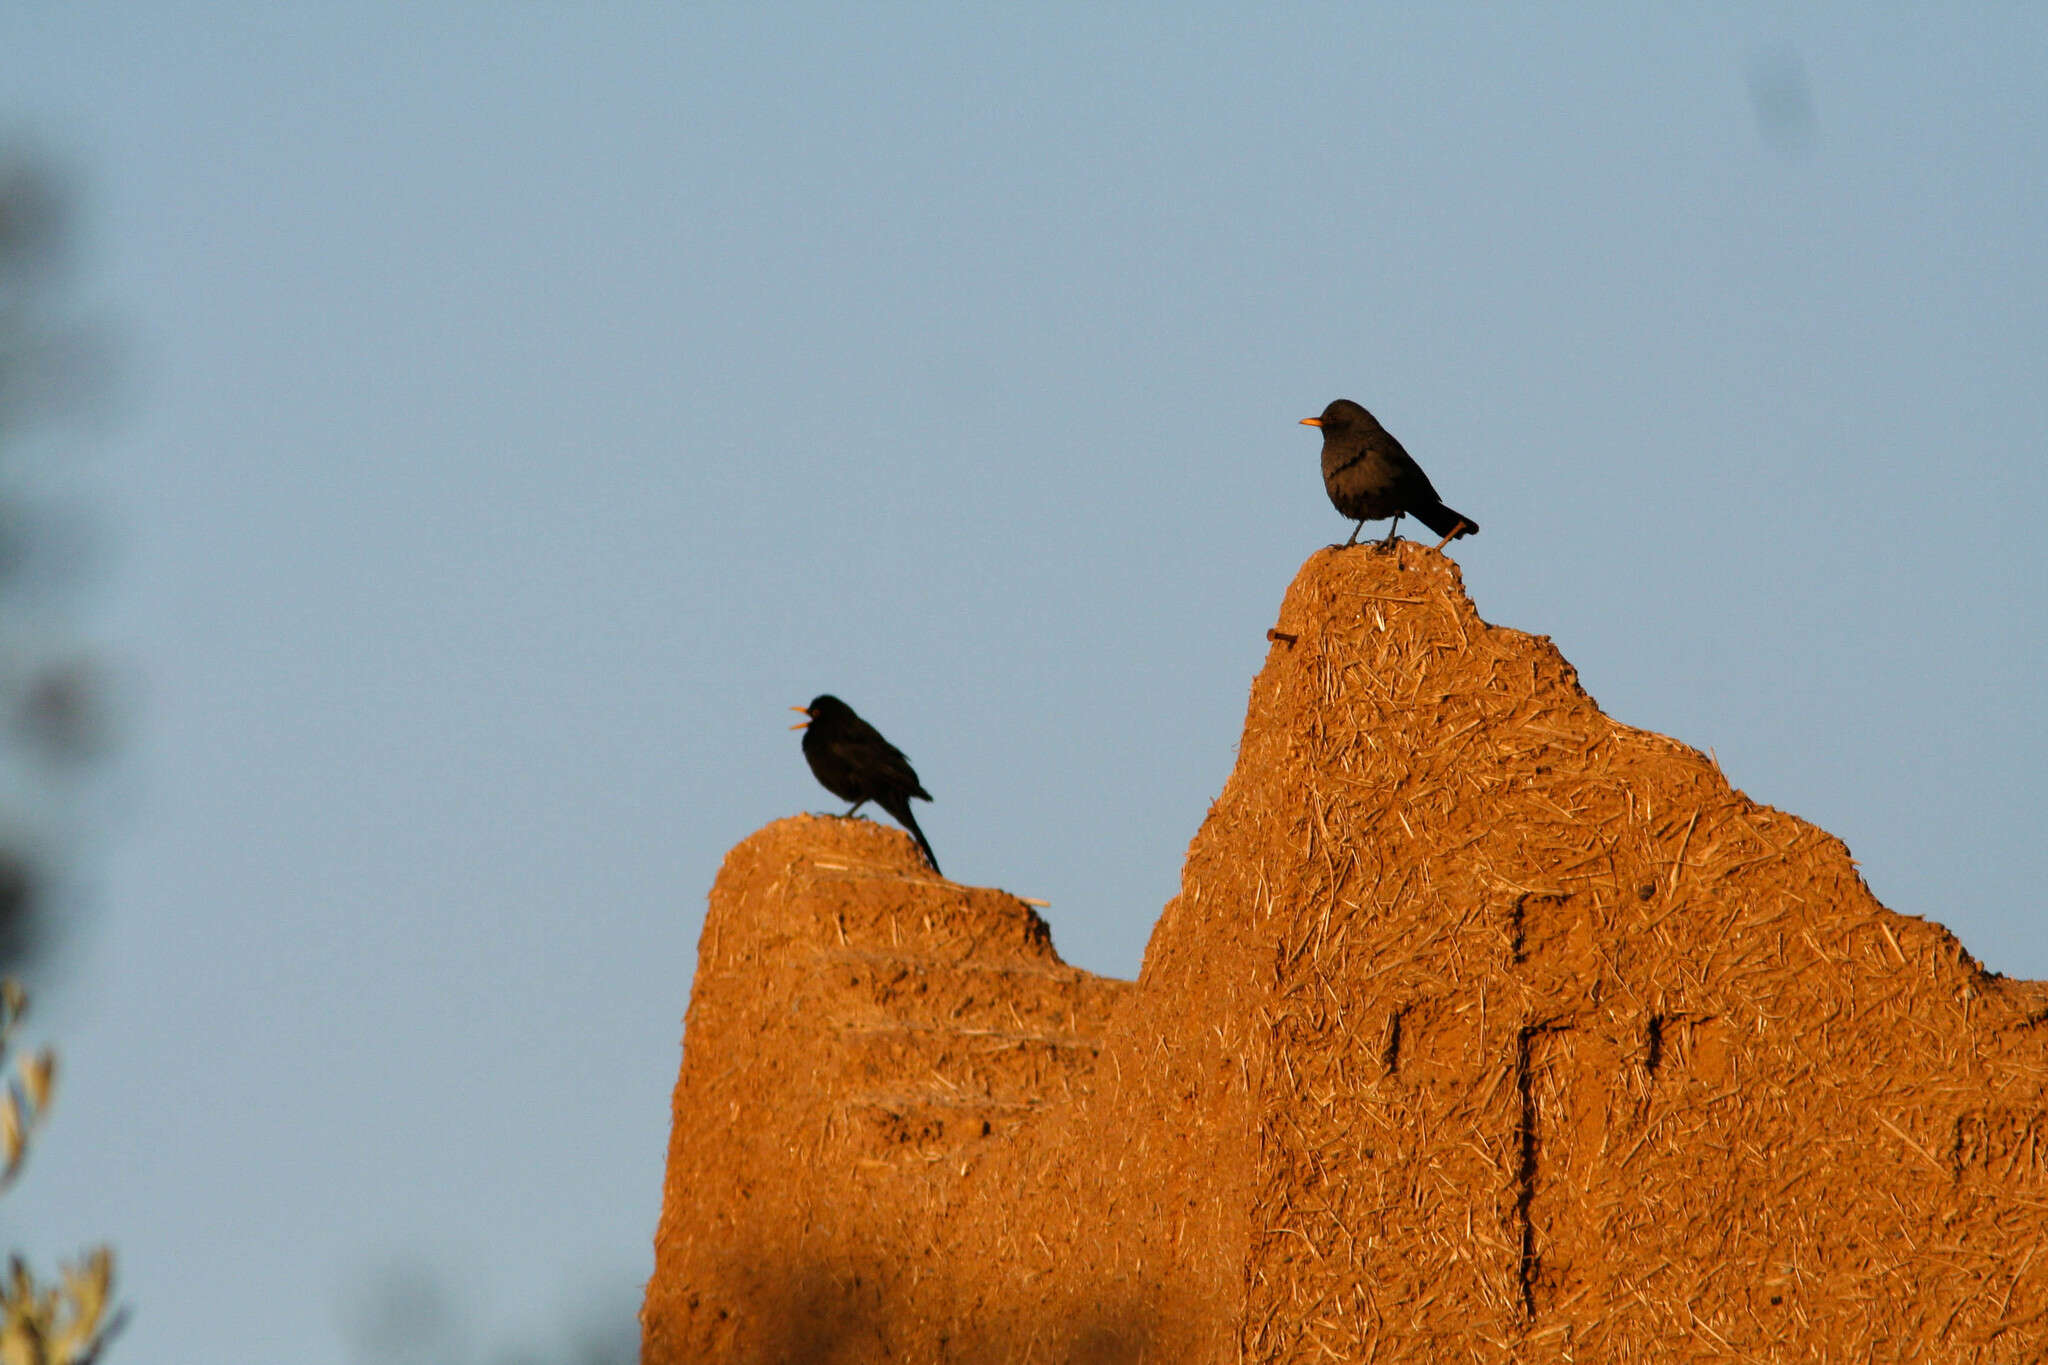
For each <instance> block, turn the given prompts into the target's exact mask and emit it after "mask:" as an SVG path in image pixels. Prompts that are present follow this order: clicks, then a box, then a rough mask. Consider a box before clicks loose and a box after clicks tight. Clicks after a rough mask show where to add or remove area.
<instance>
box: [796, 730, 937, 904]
mask: <svg viewBox="0 0 2048 1365" xmlns="http://www.w3.org/2000/svg"><path fill="white" fill-rule="evenodd" d="M789 709H790V710H792V711H801V712H803V713H804V714H805V715H807V716H809V717H810V719H809V720H804V721H798V722H797V723H796V724H795V725H792V726H790V727H789V728H790V729H792V730H802V731H803V732H804V762H806V763H808V764H810V765H811V775H812V776H814V777H816V778H817V779H818V781H819V783H820V784H821V785H822V786H823V787H824V788H825V790H826V791H828V792H831V793H832V794H833V795H834V796H836V797H838V798H839V799H840V800H841V801H851V802H853V806H852V807H851V808H850V809H849V810H848V811H847V812H846V813H847V814H848V815H851V814H853V812H854V811H857V810H859V809H860V808H861V807H862V806H864V805H866V804H867V803H868V802H870V801H872V802H874V803H875V804H876V805H878V806H880V807H881V808H882V809H883V810H885V811H887V812H889V814H891V815H893V816H895V817H896V823H897V824H899V825H901V826H903V828H905V829H907V830H909V831H910V837H911V838H913V839H915V840H917V846H918V847H919V848H921V849H923V850H924V860H925V861H926V862H928V863H930V864H931V865H932V871H934V872H938V871H939V860H938V857H937V855H935V854H934V853H933V852H932V846H931V843H930V841H929V840H927V839H926V838H925V837H924V831H923V830H921V829H919V828H918V827H917V817H916V816H914V815H912V814H911V813H910V798H911V797H913V796H914V797H916V798H917V799H918V800H920V801H929V800H931V799H932V794H931V793H930V792H928V791H926V790H925V789H924V788H923V786H921V785H920V784H919V783H918V780H917V774H916V773H915V772H914V771H912V770H911V767H910V760H909V759H907V758H905V757H904V756H903V751H902V750H901V749H899V748H897V747H896V746H895V745H893V744H891V743H890V742H889V741H888V740H886V739H883V738H882V733H881V731H879V730H877V729H875V727H874V726H872V725H870V724H868V723H867V722H866V721H864V720H862V719H861V718H860V717H859V716H857V715H855V714H854V713H853V708H852V707H851V706H848V705H847V704H846V703H845V702H843V701H841V700H839V698H837V697H835V696H832V695H830V694H829V693H828V694H826V695H825V696H822V697H812V698H811V704H810V705H809V706H792V707H790V708H789ZM939 875H940V876H944V875H945V874H944V873H943V872H940V873H939Z"/></svg>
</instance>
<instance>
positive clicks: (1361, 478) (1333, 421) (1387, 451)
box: [1301, 398, 1479, 549]
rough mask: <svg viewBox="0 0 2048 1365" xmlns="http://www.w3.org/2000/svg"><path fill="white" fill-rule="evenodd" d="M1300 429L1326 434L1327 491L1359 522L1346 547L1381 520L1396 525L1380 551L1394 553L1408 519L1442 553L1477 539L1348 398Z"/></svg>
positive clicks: (1472, 526)
mask: <svg viewBox="0 0 2048 1365" xmlns="http://www.w3.org/2000/svg"><path fill="white" fill-rule="evenodd" d="M1301 424H1302V425H1303V426H1305V427H1321V428H1322V429H1323V488H1324V490H1325V491H1327V492H1328V493H1329V495H1330V501H1331V502H1332V503H1334V504H1336V507H1337V510H1338V511H1339V512H1342V513H1343V514H1344V515H1345V516H1347V517H1351V518H1353V519H1355V520H1356V521H1357V522H1358V525H1356V526H1354V527H1352V528H1351V539H1349V540H1347V541H1345V542H1344V544H1345V545H1346V547H1349V546H1352V545H1356V544H1357V543H1358V533H1359V532H1360V531H1361V530H1363V529H1365V524H1366V523H1367V522H1368V521H1377V520H1379V519H1380V518H1381V517H1392V518H1393V519H1394V524H1393V525H1392V526H1389V527H1388V528H1387V538H1386V539H1385V540H1383V541H1381V542H1380V545H1381V547H1382V548H1388V549H1390V548H1392V546H1393V544H1394V532H1396V531H1398V530H1400V529H1401V518H1402V517H1403V516H1404V515H1406V516H1411V517H1414V518H1415V519H1416V520H1417V521H1419V522H1421V523H1422V524H1423V525H1424V526H1427V527H1428V528H1429V529H1430V530H1432V531H1434V532H1436V533H1437V534H1438V535H1440V536H1442V537H1443V538H1444V539H1443V540H1440V541H1438V542H1437V546H1438V548H1442V546H1443V543H1444V541H1446V540H1456V539H1457V538H1458V537H1459V536H1472V535H1477V534H1479V523H1478V522H1476V521H1474V520H1472V518H1470V517H1468V516H1466V515H1465V514H1464V513H1463V512H1454V511H1452V510H1451V509H1450V508H1448V507H1446V506H1444V500H1443V499H1442V498H1439V497H1438V496H1437V495H1436V489H1434V488H1432V487H1431V486H1430V482H1429V475H1427V474H1425V473H1423V472H1422V466H1421V465H1419V464H1417V463H1415V459H1414V457H1413V456H1411V455H1409V453H1408V452H1407V451H1405V450H1403V449H1402V448H1401V443H1400V442H1399V441H1397V440H1395V439H1394V434H1393V433H1392V432H1390V431H1388V430H1387V429H1386V428H1385V427H1383V426H1381V425H1380V423H1379V419H1378V418H1377V417H1374V416H1373V415H1372V414H1371V413H1369V412H1367V411H1366V410H1365V409H1364V408H1362V407H1360V406H1359V405H1358V404H1356V403H1354V402H1352V401H1351V400H1350V399H1349V398H1339V399H1338V400H1337V401H1336V402H1334V403H1332V404H1330V406H1328V407H1327V408H1324V409H1323V415H1322V416H1321V417H1304V418H1302V419H1301Z"/></svg>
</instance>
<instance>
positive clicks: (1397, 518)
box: [1361, 512, 1401, 550]
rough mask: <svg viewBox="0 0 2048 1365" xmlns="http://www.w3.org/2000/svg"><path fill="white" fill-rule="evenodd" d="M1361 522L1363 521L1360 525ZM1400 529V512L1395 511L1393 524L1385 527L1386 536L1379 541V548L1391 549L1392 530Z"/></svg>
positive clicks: (1392, 541)
mask: <svg viewBox="0 0 2048 1365" xmlns="http://www.w3.org/2000/svg"><path fill="white" fill-rule="evenodd" d="M1362 524H1363V523H1361V525H1362ZM1400 529H1401V514H1400V513H1399V512H1396V513H1394V524H1393V525H1392V526H1389V527H1388V528H1387V538H1386V539H1385V540H1383V541H1381V542H1380V548H1381V549H1382V550H1391V549H1393V548H1394V532H1396V531H1398V530H1400Z"/></svg>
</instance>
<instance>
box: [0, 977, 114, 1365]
mask: <svg viewBox="0 0 2048 1365" xmlns="http://www.w3.org/2000/svg"><path fill="white" fill-rule="evenodd" d="M27 1010H28V993H27V992H26V991H24V990H23V989H22V988H21V984H20V983H19V982H17V981H13V980H0V1076H5V1077H6V1081H5V1084H4V1087H0V1192H4V1191H5V1189H6V1187H7V1186H8V1185H10V1184H12V1183H13V1182H14V1178H15V1177H16V1176H18V1175H19V1174H20V1173H21V1168H22V1164H23V1163H24V1162H25V1161H27V1159H28V1150H29V1145H30V1142H31V1140H32V1139H33V1137H34V1135H35V1132H36V1129H37V1128H38V1127H39V1126H40V1125H41V1123H42V1120H43V1116H44V1115H45V1114H46V1113H48V1112H49V1108H50V1099H51V1095H52V1093H53V1091H54V1089H55V1086H56V1077H57V1057H56V1054H55V1053H53V1052H52V1051H51V1050H50V1049H49V1048H47V1047H45V1048H40V1049H38V1050H36V1051H35V1052H32V1053H28V1054H26V1055H24V1056H22V1057H21V1058H20V1059H19V1060H18V1061H17V1062H16V1063H15V1064H14V1066H13V1068H12V1074H11V1075H10V1074H8V1070H9V1069H8V1067H7V1059H8V1057H9V1055H10V1054H11V1053H12V1052H13V1049H14V1034H15V1030H16V1028H17V1027H18V1026H19V1025H20V1023H21V1017H22V1015H23V1014H24V1013H26V1012H27ZM58 1278H59V1283H57V1284H55V1285H48V1286H46V1285H40V1284H38V1283H37V1282H36V1278H35V1276H34V1275H33V1274H32V1273H30V1271H29V1268H28V1265H27V1264H26V1263H25V1262H24V1261H23V1260H22V1259H21V1257H19V1256H13V1257H10V1258H9V1261H8V1267H7V1276H6V1279H5V1280H4V1281H0V1365H88V1362H91V1361H94V1360H97V1359H99V1355H100V1351H101V1350H102V1349H104V1348H105V1346H106V1344H107V1342H108V1341H110V1340H111V1339H112V1338H113V1336H114V1334H115V1333H116V1332H118V1331H120V1330H121V1326H122V1324H123V1323H124V1322H125V1321H126V1320H127V1315H126V1313H125V1311H114V1310H113V1308H112V1304H113V1295H114V1253H113V1252H112V1251H110V1250H109V1249H108V1248H106V1247H95V1248H93V1250H91V1251H89V1252H87V1253H86V1254H85V1257H84V1259H82V1260H81V1261H79V1262H78V1263H77V1264H75V1265H67V1266H65V1267H63V1270H62V1272H61V1274H60V1275H59V1277H58Z"/></svg>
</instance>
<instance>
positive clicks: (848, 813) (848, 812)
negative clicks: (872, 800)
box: [839, 797, 867, 820]
mask: <svg viewBox="0 0 2048 1365" xmlns="http://www.w3.org/2000/svg"><path fill="white" fill-rule="evenodd" d="M866 804H867V798H866V797H862V798H861V799H860V800H858V801H856V802H854V803H853V804H852V805H850V806H848V807H847V808H846V814H844V815H842V816H840V817H839V818H840V819H842V820H851V819H852V818H853V813H854V812H855V811H857V810H859V809H860V808H861V807H862V806H865V805H866Z"/></svg>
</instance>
